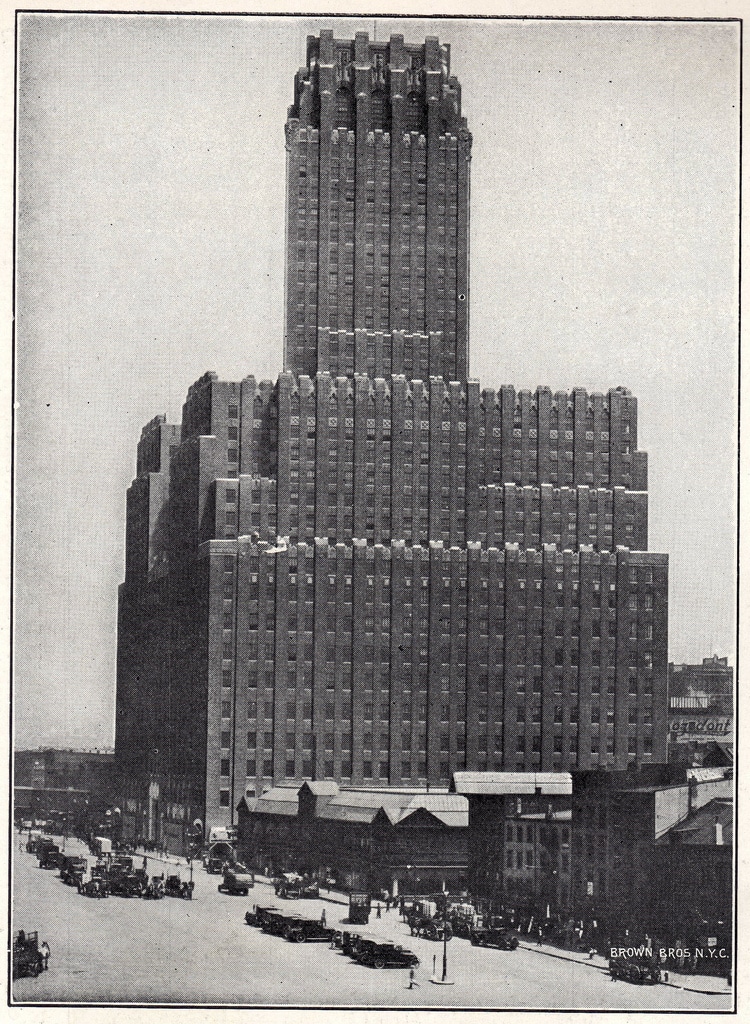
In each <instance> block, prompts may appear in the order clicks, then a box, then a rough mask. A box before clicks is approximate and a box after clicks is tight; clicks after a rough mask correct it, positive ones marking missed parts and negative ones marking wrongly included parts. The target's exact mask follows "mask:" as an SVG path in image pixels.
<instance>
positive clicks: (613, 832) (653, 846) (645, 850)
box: [571, 765, 733, 939]
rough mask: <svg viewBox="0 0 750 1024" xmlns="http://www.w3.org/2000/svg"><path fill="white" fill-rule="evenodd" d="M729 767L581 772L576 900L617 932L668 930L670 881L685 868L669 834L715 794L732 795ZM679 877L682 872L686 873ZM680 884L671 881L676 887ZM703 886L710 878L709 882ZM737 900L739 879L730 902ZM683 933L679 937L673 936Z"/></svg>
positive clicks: (576, 804) (576, 784) (575, 825)
mask: <svg viewBox="0 0 750 1024" xmlns="http://www.w3.org/2000/svg"><path fill="white" fill-rule="evenodd" d="M732 793H733V780H732V777H731V771H730V770H729V769H707V768H704V769H691V770H688V771H687V772H686V771H685V770H684V769H680V768H679V767H678V766H675V765H649V766H643V767H641V768H640V769H633V770H629V771H624V772H619V771H612V772H598V771H597V772H574V773H573V800H572V844H573V848H572V865H573V879H572V893H571V896H572V903H573V906H574V907H575V911H576V916H577V917H581V918H582V919H596V920H598V921H599V922H600V923H602V924H603V926H604V928H605V929H606V931H607V932H608V933H609V934H610V935H615V934H622V933H623V932H624V930H625V929H626V928H627V929H628V930H629V931H630V932H631V934H636V933H639V932H640V933H643V932H650V933H651V934H661V935H663V934H664V933H663V931H662V929H665V928H667V927H668V926H669V921H670V917H669V916H665V915H664V909H663V908H664V899H665V898H666V897H664V898H663V893H664V891H665V889H664V887H665V885H666V884H667V882H666V880H667V879H668V877H669V875H670V873H673V872H675V871H676V870H678V865H677V863H676V861H673V860H671V859H670V858H671V856H672V855H671V854H670V853H668V852H666V853H665V852H664V851H665V850H667V851H668V850H669V849H670V847H669V845H665V844H668V843H669V836H670V835H672V834H674V835H679V832H677V833H672V830H673V829H675V828H679V827H681V826H684V825H685V823H686V822H688V821H689V820H690V819H691V816H692V815H694V814H696V812H697V811H698V810H699V809H700V808H702V807H704V806H705V805H707V804H709V803H710V802H711V801H712V800H715V799H720V800H731V798H732ZM678 877H679V875H678ZM671 884H673V883H670V885H671ZM701 884H703V883H701ZM728 898H731V885H729V886H728V888H727V892H726V893H725V894H724V896H722V900H726V899H728ZM667 937H668V938H671V939H675V938H676V937H678V936H674V935H671V936H667Z"/></svg>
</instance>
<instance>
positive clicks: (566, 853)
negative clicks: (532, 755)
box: [451, 772, 572, 913]
mask: <svg viewBox="0 0 750 1024" xmlns="http://www.w3.org/2000/svg"><path fill="white" fill-rule="evenodd" d="M571 789H572V782H571V776H570V773H569V772H455V773H454V775H453V780H452V782H451V791H452V792H455V793H457V794H460V795H461V796H465V797H466V798H467V800H468V802H469V870H468V887H469V891H470V892H471V893H472V895H473V896H474V897H476V898H479V899H485V900H489V901H491V902H493V903H497V904H499V903H503V904H505V905H508V904H511V905H513V906H514V907H518V908H521V909H528V910H534V909H542V908H543V909H544V910H545V912H546V908H547V905H549V907H550V913H553V912H554V913H557V912H560V911H563V910H566V909H567V908H568V905H569V902H570V799H571Z"/></svg>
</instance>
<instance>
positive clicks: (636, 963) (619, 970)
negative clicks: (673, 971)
mask: <svg viewBox="0 0 750 1024" xmlns="http://www.w3.org/2000/svg"><path fill="white" fill-rule="evenodd" d="M609 973H610V974H611V975H612V977H613V978H622V979H623V980H624V981H630V982H632V983H633V984H634V985H644V984H645V985H658V984H659V982H660V981H661V971H660V969H659V960H658V958H657V957H656V956H655V955H652V954H651V952H650V950H647V949H645V948H640V949H639V948H638V947H633V948H630V947H625V948H622V949H620V950H619V951H618V955H616V956H610V958H609Z"/></svg>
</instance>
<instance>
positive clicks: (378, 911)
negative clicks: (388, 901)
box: [377, 903, 383, 921]
mask: <svg viewBox="0 0 750 1024" xmlns="http://www.w3.org/2000/svg"><path fill="white" fill-rule="evenodd" d="M382 916H383V915H382V914H381V913H380V904H379V903H378V904H377V918H378V921H379V920H380V918H381V917H382Z"/></svg>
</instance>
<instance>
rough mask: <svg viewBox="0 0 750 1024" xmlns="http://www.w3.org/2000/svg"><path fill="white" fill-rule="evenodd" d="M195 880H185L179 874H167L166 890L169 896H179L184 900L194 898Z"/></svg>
mask: <svg viewBox="0 0 750 1024" xmlns="http://www.w3.org/2000/svg"><path fill="white" fill-rule="evenodd" d="M194 888H195V882H192V881H190V882H183V881H182V879H181V878H180V876H179V875H167V881H166V882H165V884H164V892H165V894H166V895H167V896H179V897H180V898H181V899H183V900H191V899H192V898H193V889H194Z"/></svg>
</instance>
